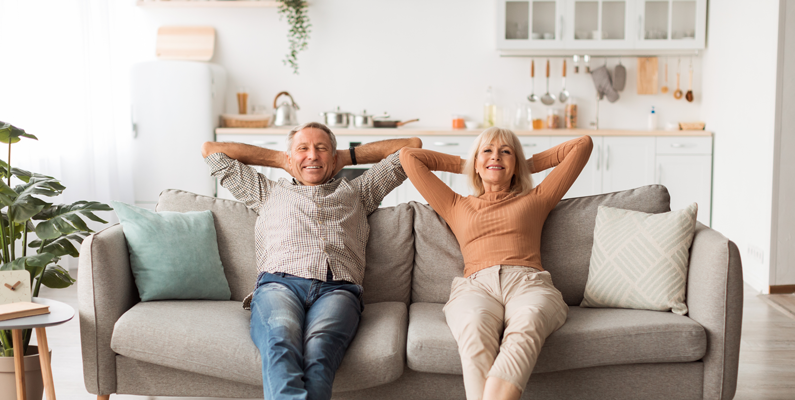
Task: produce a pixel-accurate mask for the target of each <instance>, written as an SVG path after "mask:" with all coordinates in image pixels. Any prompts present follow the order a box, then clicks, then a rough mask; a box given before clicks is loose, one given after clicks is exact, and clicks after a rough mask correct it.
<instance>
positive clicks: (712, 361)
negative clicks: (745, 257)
mask: <svg viewBox="0 0 795 400" xmlns="http://www.w3.org/2000/svg"><path fill="white" fill-rule="evenodd" d="M687 307H688V310H689V311H688V312H689V316H690V318H692V319H693V320H695V321H696V322H698V323H699V324H701V325H702V326H703V327H704V329H705V330H706V331H707V353H706V354H705V355H704V359H703V362H704V398H705V399H731V398H733V397H734V393H735V390H736V389H737V368H738V364H739V358H740V332H741V330H742V318H743V272H742V262H741V261H740V252H739V250H738V249H737V245H735V244H734V243H733V242H732V241H730V240H728V239H726V237H724V236H723V235H721V234H720V233H718V232H717V231H715V230H713V229H710V228H708V227H706V226H704V225H702V224H701V223H699V224H698V225H697V226H696V233H695V237H694V238H693V245H692V247H691V249H690V268H689V272H688V281H687Z"/></svg>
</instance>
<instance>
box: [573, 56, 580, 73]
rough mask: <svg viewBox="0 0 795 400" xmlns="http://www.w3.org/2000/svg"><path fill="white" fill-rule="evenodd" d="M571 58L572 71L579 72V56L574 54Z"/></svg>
mask: <svg viewBox="0 0 795 400" xmlns="http://www.w3.org/2000/svg"><path fill="white" fill-rule="evenodd" d="M572 59H573V61H574V73H575V74H579V73H580V56H578V55H576V54H575V55H574V57H572Z"/></svg>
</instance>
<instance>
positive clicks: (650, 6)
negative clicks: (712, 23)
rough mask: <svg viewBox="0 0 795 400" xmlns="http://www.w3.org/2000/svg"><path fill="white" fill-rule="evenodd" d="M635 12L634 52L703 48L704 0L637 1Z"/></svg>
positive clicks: (705, 18) (705, 4)
mask: <svg viewBox="0 0 795 400" xmlns="http://www.w3.org/2000/svg"><path fill="white" fill-rule="evenodd" d="M636 11H637V12H636V14H637V29H636V31H637V32H636V35H637V37H636V41H635V43H636V48H642V49H693V50H698V49H703V48H704V46H705V43H706V41H705V40H704V39H705V35H706V28H707V0H640V1H638V3H637V4H636Z"/></svg>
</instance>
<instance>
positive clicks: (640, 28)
mask: <svg viewBox="0 0 795 400" xmlns="http://www.w3.org/2000/svg"><path fill="white" fill-rule="evenodd" d="M642 25H643V16H641V15H638V40H643V35H642V33H643V26H642Z"/></svg>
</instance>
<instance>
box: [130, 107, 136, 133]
mask: <svg viewBox="0 0 795 400" xmlns="http://www.w3.org/2000/svg"><path fill="white" fill-rule="evenodd" d="M130 125H132V137H133V139H135V138H137V137H138V124H136V123H135V108H134V107H133V106H132V105H131V106H130Z"/></svg>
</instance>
